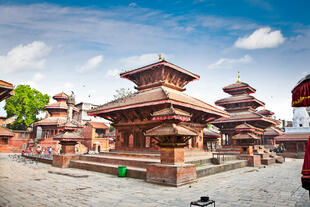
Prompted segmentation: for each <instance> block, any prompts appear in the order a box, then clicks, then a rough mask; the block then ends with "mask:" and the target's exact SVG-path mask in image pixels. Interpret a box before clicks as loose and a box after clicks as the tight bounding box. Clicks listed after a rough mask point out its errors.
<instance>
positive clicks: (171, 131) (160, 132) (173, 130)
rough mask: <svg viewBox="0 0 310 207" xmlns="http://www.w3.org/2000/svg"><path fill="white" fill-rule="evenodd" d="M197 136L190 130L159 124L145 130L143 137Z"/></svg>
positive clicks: (173, 125)
mask: <svg viewBox="0 0 310 207" xmlns="http://www.w3.org/2000/svg"><path fill="white" fill-rule="evenodd" d="M172 135H175V136H197V134H196V133H195V132H193V131H192V130H190V129H188V128H186V127H184V126H180V125H177V124H174V123H165V124H161V125H159V126H157V127H154V128H153V129H150V130H147V131H146V133H145V136H172Z"/></svg>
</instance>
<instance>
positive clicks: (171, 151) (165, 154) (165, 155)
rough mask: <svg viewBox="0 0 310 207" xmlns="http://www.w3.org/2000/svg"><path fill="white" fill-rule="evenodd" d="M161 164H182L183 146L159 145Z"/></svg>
mask: <svg viewBox="0 0 310 207" xmlns="http://www.w3.org/2000/svg"><path fill="white" fill-rule="evenodd" d="M160 163H161V164H171V165H174V164H183V163H184V147H161V148H160Z"/></svg>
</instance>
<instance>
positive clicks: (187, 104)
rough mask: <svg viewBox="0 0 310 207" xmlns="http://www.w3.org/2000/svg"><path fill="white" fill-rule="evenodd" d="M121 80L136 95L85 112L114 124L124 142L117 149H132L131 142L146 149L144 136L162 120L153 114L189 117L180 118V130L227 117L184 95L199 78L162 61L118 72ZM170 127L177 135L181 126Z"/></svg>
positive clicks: (201, 125) (199, 126)
mask: <svg viewBox="0 0 310 207" xmlns="http://www.w3.org/2000/svg"><path fill="white" fill-rule="evenodd" d="M120 77H121V78H126V79H128V80H130V81H132V82H134V83H135V85H136V86H135V88H136V89H137V90H138V92H136V93H134V94H132V95H129V96H126V97H124V98H120V99H117V100H114V101H111V102H109V103H106V104H104V105H101V106H99V107H97V108H94V109H91V110H90V111H88V114H89V115H92V116H100V117H102V118H105V119H107V120H110V121H112V122H113V125H114V126H115V128H116V129H117V131H118V132H120V134H121V138H120V140H123V141H120V143H119V145H117V146H121V147H128V148H130V147H132V146H133V145H132V144H131V143H134V147H138V148H142V147H144V146H146V145H147V144H146V143H147V141H145V135H144V133H145V132H146V131H148V130H150V129H154V130H155V127H157V126H159V125H160V124H161V121H163V120H158V118H156V113H166V118H167V117H171V116H174V118H175V117H180V116H181V115H184V114H190V115H191V116H190V117H188V116H182V117H183V118H184V120H181V122H184V124H182V127H183V126H185V125H186V124H187V126H189V125H190V127H194V128H197V129H198V128H199V130H202V129H203V127H205V125H206V123H208V122H210V121H211V120H215V119H217V118H221V117H223V116H225V117H228V116H229V114H228V113H227V112H224V111H222V110H220V109H218V108H216V107H214V106H211V105H209V104H207V103H205V102H203V101H201V100H198V99H196V98H193V97H191V96H189V95H186V94H184V93H183V91H184V90H185V86H186V85H187V84H188V83H189V82H191V81H194V80H199V78H200V77H199V76H198V75H196V74H194V73H191V72H189V71H187V70H185V69H183V68H181V67H179V66H176V65H174V64H172V63H169V62H167V61H165V60H160V61H158V62H156V63H153V64H150V65H147V66H144V67H140V68H138V69H135V70H131V71H128V72H124V73H121V74H120ZM171 105H173V108H174V109H173V110H174V111H173V115H172V113H170V112H169V110H170V109H169V107H170V106H171ZM154 112H155V113H154ZM153 113H154V114H153ZM152 115H155V116H154V117H152ZM188 118H190V121H188ZM185 122H186V123H185ZM160 127H166V125H165V126H164V125H162V126H159V128H160ZM169 127H170V129H171V130H172V131H175V132H176V133H179V132H180V130H178V127H180V126H172V125H171V126H169ZM159 128H157V129H158V130H159ZM164 131H167V130H166V129H165V130H164ZM130 135H134V136H130ZM132 137H134V140H133V141H132ZM123 149H124V148H123Z"/></svg>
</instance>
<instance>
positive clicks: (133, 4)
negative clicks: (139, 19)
mask: <svg viewBox="0 0 310 207" xmlns="http://www.w3.org/2000/svg"><path fill="white" fill-rule="evenodd" d="M128 6H129V7H136V6H137V4H136V3H135V2H132V3H130V4H129V5H128Z"/></svg>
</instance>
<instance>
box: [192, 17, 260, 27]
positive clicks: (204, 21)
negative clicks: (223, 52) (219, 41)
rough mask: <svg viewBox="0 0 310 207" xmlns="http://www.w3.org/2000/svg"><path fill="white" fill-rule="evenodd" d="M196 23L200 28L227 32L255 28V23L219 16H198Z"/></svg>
mask: <svg viewBox="0 0 310 207" xmlns="http://www.w3.org/2000/svg"><path fill="white" fill-rule="evenodd" d="M197 22H200V24H201V26H203V27H207V28H212V29H223V28H224V29H228V30H237V31H240V30H252V29H254V28H257V27H258V25H257V24H256V23H253V22H250V21H248V20H245V19H241V18H223V17H219V16H199V17H198V19H197Z"/></svg>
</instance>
